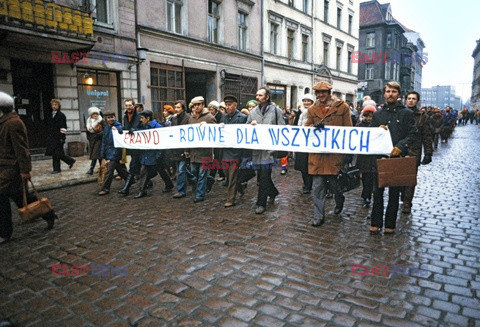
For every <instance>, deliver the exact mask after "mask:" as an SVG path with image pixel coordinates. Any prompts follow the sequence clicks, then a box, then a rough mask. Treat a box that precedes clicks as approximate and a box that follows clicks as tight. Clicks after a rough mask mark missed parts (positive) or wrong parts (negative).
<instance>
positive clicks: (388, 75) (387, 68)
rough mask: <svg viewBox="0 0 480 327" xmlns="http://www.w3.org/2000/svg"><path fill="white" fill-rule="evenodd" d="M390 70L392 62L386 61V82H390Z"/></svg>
mask: <svg viewBox="0 0 480 327" xmlns="http://www.w3.org/2000/svg"><path fill="white" fill-rule="evenodd" d="M391 70H392V62H391V61H387V62H386V63H385V79H386V80H390V75H391Z"/></svg>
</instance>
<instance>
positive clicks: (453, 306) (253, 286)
mask: <svg viewBox="0 0 480 327" xmlns="http://www.w3.org/2000/svg"><path fill="white" fill-rule="evenodd" d="M479 153H480V128H479V126H476V125H470V124H469V125H467V126H460V127H457V128H456V129H455V131H454V133H453V135H452V138H451V139H450V140H449V142H448V143H446V144H445V143H441V144H440V145H439V148H438V151H436V152H435V153H434V156H433V162H432V163H431V164H429V165H427V166H422V167H420V171H419V176H418V186H417V189H416V194H415V198H414V202H413V207H412V213H411V214H410V215H405V214H399V219H398V223H397V229H396V233H395V234H394V235H383V234H380V235H375V236H371V235H370V234H369V232H368V227H369V225H370V221H369V220H368V219H367V218H366V216H367V215H368V214H369V209H365V208H362V199H361V198H360V191H361V188H359V189H356V190H354V191H352V192H349V193H346V197H347V200H346V204H345V209H344V211H343V213H342V214H341V215H339V216H335V215H333V213H332V211H333V208H334V202H333V200H332V199H329V200H328V201H329V202H328V208H327V211H329V214H328V215H327V217H326V222H325V224H324V225H323V226H321V227H318V228H315V227H312V226H310V224H309V221H310V219H311V217H312V215H313V205H312V201H311V196H310V195H303V194H302V190H301V188H302V187H301V175H300V173H299V172H297V171H294V170H293V162H291V169H290V170H289V171H288V173H287V175H286V176H281V175H280V170H279V169H276V170H274V172H273V174H274V180H275V183H276V185H277V187H278V188H279V191H280V195H279V196H278V197H277V200H276V203H275V204H274V205H270V206H269V207H267V212H266V214H265V215H255V214H254V213H253V211H254V209H255V200H256V194H257V188H256V186H255V182H254V180H252V181H250V183H249V186H248V188H247V190H246V194H245V196H244V197H243V198H240V199H239V200H238V201H237V205H236V206H235V207H232V208H228V209H225V208H224V207H223V204H224V202H225V195H226V188H225V187H223V186H221V185H220V184H219V183H216V184H215V186H214V188H213V190H212V192H211V193H209V194H208V195H207V198H206V201H204V202H201V203H198V204H194V203H193V195H192V192H190V190H191V188H189V193H188V195H187V197H186V198H182V199H172V198H171V194H162V193H161V190H162V189H163V187H164V185H163V182H162V181H161V180H160V178H159V177H156V178H155V179H154V180H153V182H154V188H153V190H149V194H150V195H149V196H148V197H145V198H142V199H138V200H137V199H133V195H134V194H135V193H134V192H132V193H134V194H132V195H130V196H128V197H126V198H125V197H122V196H120V195H118V194H116V191H117V190H118V189H120V187H121V185H122V183H121V182H120V181H114V183H113V185H112V192H111V193H110V194H109V195H107V196H104V197H98V196H97V195H96V193H97V192H98V185H97V184H96V183H88V184H82V185H77V186H70V187H66V188H59V189H54V190H50V191H46V192H43V193H42V194H44V195H46V196H47V197H48V198H49V199H50V200H51V201H52V203H53V205H54V207H55V209H56V211H57V214H58V216H59V217H60V218H59V219H58V220H57V222H56V225H55V229H53V230H52V231H48V232H45V231H44V230H43V229H44V227H45V222H44V221H42V220H38V221H36V222H34V223H31V224H21V223H20V222H19V221H20V220H19V218H18V216H17V214H16V213H15V214H14V233H13V238H12V240H11V242H10V243H8V244H6V245H3V246H1V247H0V257H1V262H2V264H1V266H0V318H8V319H10V320H12V321H14V322H16V323H18V325H19V326H275V327H277V326H325V325H330V326H334V325H335V326H372V325H387V326H415V325H419V326H438V325H440V326H452V325H458V326H480V300H479V296H480V277H479V270H480V259H479V258H480V229H479V225H480V224H479V220H478V218H479V217H480V171H479V167H480V164H479V161H478V158H479V155H478V154H479ZM135 186H136V185H134V191H136V188H135ZM13 208H14V211H16V207H15V206H13ZM55 264H61V265H66V266H68V267H70V268H71V267H72V266H74V265H75V266H84V265H88V266H91V265H99V264H103V265H109V266H116V267H118V266H125V265H126V266H127V267H128V275H127V276H93V275H92V274H91V271H89V272H88V276H52V265H55ZM353 264H360V265H362V266H368V267H371V266H374V265H375V266H388V267H389V268H390V270H389V272H388V275H387V276H353V274H352V265H353ZM393 265H402V266H403V267H406V266H413V267H416V268H420V270H421V272H423V273H422V274H418V275H414V274H410V276H402V275H394V274H393V273H392V267H393Z"/></svg>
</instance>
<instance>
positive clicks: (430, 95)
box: [420, 85, 462, 110]
mask: <svg viewBox="0 0 480 327" xmlns="http://www.w3.org/2000/svg"><path fill="white" fill-rule="evenodd" d="M421 97H422V98H421V100H420V102H421V106H422V107H423V106H427V107H428V106H431V107H438V108H440V109H445V108H446V107H447V106H449V107H450V108H453V109H456V110H461V109H462V99H461V98H460V97H459V96H456V95H455V87H454V86H451V85H444V86H440V85H437V86H433V87H431V88H423V89H422V92H421Z"/></svg>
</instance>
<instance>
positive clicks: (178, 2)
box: [166, 0, 185, 34]
mask: <svg viewBox="0 0 480 327" xmlns="http://www.w3.org/2000/svg"><path fill="white" fill-rule="evenodd" d="M170 3H171V4H172V8H171V10H169V6H168V5H169V4H170ZM176 5H180V7H181V8H180V18H179V19H180V31H179V32H178V31H176V30H175V29H176V28H175V27H176V19H177V15H176V10H175V7H176ZM166 6H167V7H166V13H167V18H166V24H167V26H166V29H167V31H169V32H171V33H175V34H183V33H184V24H183V22H184V21H185V19H184V17H183V16H184V14H183V13H184V11H185V9H184V8H185V7H184V1H182V0H167V1H166ZM169 16H170V17H169ZM169 20H170V21H169ZM169 23H170V24H171V25H172V29H169V28H168V24H169Z"/></svg>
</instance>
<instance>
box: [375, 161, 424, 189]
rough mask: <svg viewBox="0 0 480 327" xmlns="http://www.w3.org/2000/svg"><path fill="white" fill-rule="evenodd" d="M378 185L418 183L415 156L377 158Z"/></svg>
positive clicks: (410, 184) (413, 184) (409, 184)
mask: <svg viewBox="0 0 480 327" xmlns="http://www.w3.org/2000/svg"><path fill="white" fill-rule="evenodd" d="M377 174H378V187H390V186H415V185H417V163H416V159H415V157H400V158H382V159H377Z"/></svg>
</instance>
